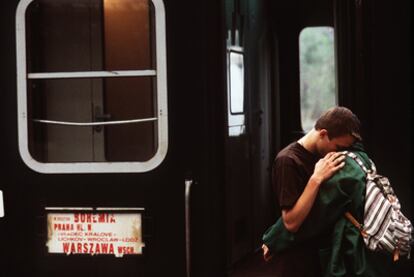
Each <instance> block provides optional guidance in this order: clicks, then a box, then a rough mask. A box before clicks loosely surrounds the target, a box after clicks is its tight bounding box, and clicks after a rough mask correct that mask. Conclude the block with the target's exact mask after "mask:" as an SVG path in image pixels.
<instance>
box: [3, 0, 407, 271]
mask: <svg viewBox="0 0 414 277" xmlns="http://www.w3.org/2000/svg"><path fill="white" fill-rule="evenodd" d="M410 6H411V4H410V1H408V0H403V1H400V2H399V3H398V5H390V4H389V3H383V2H378V1H373V0H356V1H340V0H317V1H313V2H312V3H311V2H310V1H302V0H294V1H284V2H281V1H269V0H261V1H256V0H224V1H211V0H210V1H208V0H198V1H189V0H182V1H172V0H61V1H54V0H10V1H5V3H2V8H1V10H0V13H1V16H0V18H1V24H0V30H1V31H0V35H1V38H2V44H1V51H0V57H1V59H0V60H1V61H2V63H1V82H0V91H1V101H0V105H1V108H0V113H1V118H2V122H3V132H2V135H1V138H0V142H1V144H0V145H1V146H2V147H3V150H2V155H1V164H2V170H1V172H2V174H1V177H0V178H1V179H0V192H1V194H0V195H2V198H0V237H1V238H2V241H1V247H0V267H1V272H2V274H1V276H7V277H9V276H61V277H64V276H100V277H106V276H114V275H116V276H135V277H136V276H169V275H174V276H197V277H200V276H233V277H239V276H273V272H272V270H273V268H272V264H266V263H264V262H263V260H262V259H261V252H260V247H261V236H262V233H263V232H264V230H265V229H266V228H267V227H268V226H269V225H270V224H272V223H273V222H274V220H275V218H276V217H278V216H279V215H280V211H279V209H278V207H277V203H276V201H275V197H274V194H273V192H272V187H271V167H272V162H273V159H274V157H275V155H276V154H277V152H278V151H279V150H281V149H282V148H283V147H284V146H286V145H287V144H288V143H290V142H291V141H293V140H295V139H298V138H299V137H300V136H301V135H303V134H304V132H306V130H308V128H309V126H310V125H309V122H311V121H312V120H313V119H314V117H315V116H317V115H318V113H320V111H321V110H322V109H324V108H326V107H327V106H329V105H341V106H347V107H349V108H350V109H352V110H353V111H354V112H355V113H356V114H357V115H358V117H359V118H360V119H361V121H362V125H363V137H364V142H365V146H366V148H367V149H368V151H369V153H370V154H371V156H372V158H373V159H374V160H375V161H376V164H377V167H378V169H379V170H380V172H381V173H382V174H383V175H385V176H388V177H389V178H390V180H391V182H392V184H393V187H394V189H395V190H396V193H397V195H398V196H399V198H400V201H401V202H402V207H403V212H404V214H406V215H407V216H408V217H409V218H411V219H412V218H413V217H412V205H411V201H412V199H411V193H412V190H411V186H410V184H411V182H412V174H411V165H412V156H413V155H412V154H413V153H412V147H411V135H412V134H411V130H412V126H411V124H412V113H411V101H412V99H411V89H412V87H411V40H410V38H411V37H410V34H409V31H410V27H411V26H410V20H411V10H410ZM308 31H309V32H308ZM302 39H303V40H302ZM302 41H303V43H305V44H304V46H302ZM312 43H313V44H312ZM321 46H323V49H324V50H323V51H325V52H323V51H322V52H318V51H319V50H318V49H320V48H318V47H321ZM306 49H307V50H306ZM315 49H317V50H315ZM303 51H305V52H303ZM306 51H310V52H306ZM312 51H317V52H312ZM311 52H312V53H313V54H315V53H316V54H317V55H316V56H307V55H311ZM313 54H312V55H313ZM318 55H319V56H318ZM303 57H307V59H305V61H306V63H305V64H302V62H303V61H304V60H303ZM315 57H316V58H315ZM309 61H315V64H319V65H321V64H322V65H324V67H321V68H322V69H321V70H322V71H318V70H319V69H315V68H316V67H314V66H316V65H314V64H311V63H308V62H309ZM321 61H324V62H325V61H326V62H327V63H326V64H325V63H322V62H321ZM305 69H308V70H310V71H309V72H310V73H309V74H314V75H309V76H312V77H311V78H308V79H304V76H305V75H306V74H304V73H303V72H305V71H303V70H305ZM318 72H319V73H318ZM321 72H322V73H321ZM323 78H327V79H323ZM315 80H316V81H315ZM312 81H315V82H313V83H312ZM318 82H319V83H321V84H322V85H325V84H326V86H323V87H320V88H319V87H315V83H318ZM325 92H326V93H327V94H319V93H325ZM306 97H307V98H306ZM411 271H412V269H411V263H410V260H408V261H405V260H401V261H399V262H398V263H397V264H396V266H395V269H394V271H393V272H392V274H398V276H410V272H411Z"/></svg>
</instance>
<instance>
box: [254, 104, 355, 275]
mask: <svg viewBox="0 0 414 277" xmlns="http://www.w3.org/2000/svg"><path fill="white" fill-rule="evenodd" d="M359 133H360V122H359V120H358V118H357V117H356V116H355V115H354V114H353V113H352V112H351V111H350V110H349V109H347V108H344V107H335V108H332V109H329V110H328V111H326V112H325V113H324V114H323V115H322V116H321V117H320V118H319V119H318V120H317V121H316V123H315V127H314V129H312V130H311V131H310V132H309V133H307V134H306V135H305V136H304V137H302V138H301V139H299V140H298V141H296V142H293V143H291V144H289V145H288V146H287V147H285V148H284V149H282V150H281V151H280V152H279V154H278V155H277V157H276V159H275V161H274V164H273V171H272V182H273V189H274V192H275V195H276V201H277V203H278V204H279V206H280V209H281V210H282V219H283V223H284V225H285V227H286V229H287V230H288V231H290V232H293V233H294V232H296V231H298V230H299V228H300V226H301V224H302V223H303V221H304V220H305V219H306V217H307V215H308V214H309V212H310V210H311V209H312V206H313V203H314V201H315V197H316V195H317V194H318V191H319V187H320V185H321V184H322V183H323V182H324V181H325V180H327V179H329V178H330V177H331V176H332V175H333V174H335V172H336V171H338V170H339V169H340V168H342V167H343V166H344V165H345V163H344V159H345V156H344V155H343V154H341V153H336V152H335V151H338V150H339V149H341V148H346V147H349V146H351V145H352V144H353V143H354V142H355V141H356V140H360V139H361V137H360V135H359ZM318 244H320V241H319V240H312V241H308V242H305V243H303V244H302V245H300V246H297V247H295V248H293V249H290V250H288V251H285V252H283V253H282V254H279V255H278V256H277V257H275V259H276V261H275V262H276V263H275V264H276V267H277V268H276V272H277V275H276V276H278V277H302V276H321V275H322V273H321V270H320V265H319V256H318V252H317V250H318V248H319V247H320V245H318ZM262 248H263V257H264V259H265V260H269V259H271V258H272V253H270V251H269V249H268V248H267V247H266V245H263V246H262Z"/></svg>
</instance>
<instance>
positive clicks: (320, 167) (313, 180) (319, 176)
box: [282, 152, 345, 233]
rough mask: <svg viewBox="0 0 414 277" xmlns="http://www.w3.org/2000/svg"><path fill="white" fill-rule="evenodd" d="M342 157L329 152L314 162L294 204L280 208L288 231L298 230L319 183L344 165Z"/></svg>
mask: <svg viewBox="0 0 414 277" xmlns="http://www.w3.org/2000/svg"><path fill="white" fill-rule="evenodd" d="M344 159H345V156H344V155H343V154H342V153H340V152H330V153H328V154H327V155H326V156H325V157H324V158H322V159H320V160H319V161H318V162H317V163H316V165H315V169H314V172H313V174H312V176H311V177H310V178H309V181H308V183H307V184H306V187H305V190H304V191H303V192H302V194H301V195H300V197H299V199H298V200H297V201H296V203H295V205H294V206H293V207H292V208H290V209H283V210H282V218H283V224H284V225H285V227H286V229H287V230H288V231H290V232H293V233H295V232H297V231H298V230H299V227H300V226H301V225H302V223H303V221H304V220H305V219H306V217H307V216H308V214H309V212H310V210H311V208H312V206H313V203H314V202H315V198H316V195H317V194H318V191H319V187H320V185H321V184H322V183H323V181H325V180H327V179H329V178H330V177H331V176H332V175H333V174H334V173H335V172H336V171H338V170H339V169H340V168H342V167H343V166H344V165H345V162H344Z"/></svg>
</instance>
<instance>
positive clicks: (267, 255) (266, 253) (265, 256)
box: [262, 244, 273, 262]
mask: <svg viewBox="0 0 414 277" xmlns="http://www.w3.org/2000/svg"><path fill="white" fill-rule="evenodd" d="M262 249H263V259H264V260H265V261H266V262H268V261H270V260H271V259H272V258H273V256H272V255H270V250H269V247H267V246H266V244H263V245H262Z"/></svg>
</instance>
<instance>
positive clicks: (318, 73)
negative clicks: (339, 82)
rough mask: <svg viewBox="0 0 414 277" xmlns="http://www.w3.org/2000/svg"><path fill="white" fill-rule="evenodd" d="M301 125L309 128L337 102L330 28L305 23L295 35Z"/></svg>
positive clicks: (332, 34) (332, 39) (331, 31)
mask: <svg viewBox="0 0 414 277" xmlns="http://www.w3.org/2000/svg"><path fill="white" fill-rule="evenodd" d="M299 52H300V54H299V55H300V96H301V118H302V128H303V130H304V131H306V132H307V131H309V130H310V129H312V128H313V124H314V122H315V120H316V119H317V118H318V117H319V116H320V115H321V114H322V112H323V111H324V110H326V109H328V108H329V107H332V106H335V105H336V103H337V96H336V84H335V53H334V29H333V28H332V27H307V28H304V29H303V30H302V31H301V33H300V35H299Z"/></svg>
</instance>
